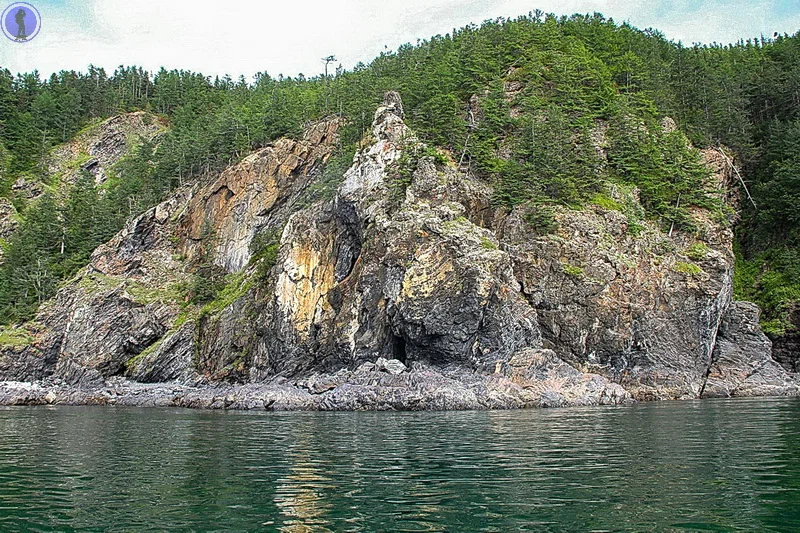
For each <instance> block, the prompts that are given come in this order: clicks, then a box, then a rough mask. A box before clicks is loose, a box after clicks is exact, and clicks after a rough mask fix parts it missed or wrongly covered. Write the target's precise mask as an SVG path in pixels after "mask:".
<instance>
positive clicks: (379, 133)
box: [0, 94, 797, 409]
mask: <svg viewBox="0 0 800 533" xmlns="http://www.w3.org/2000/svg"><path fill="white" fill-rule="evenodd" d="M339 127H340V124H339V122H338V121H337V120H335V119H331V120H326V121H322V122H319V123H316V124H313V125H311V126H309V128H308V129H307V131H306V133H305V135H304V136H303V137H302V138H301V139H299V140H289V139H282V140H280V141H277V142H276V143H274V144H273V145H270V146H267V147H265V148H263V149H261V150H259V151H257V152H255V153H253V154H252V155H250V156H249V157H247V158H245V159H244V160H243V161H242V162H241V163H239V164H237V165H235V166H233V167H231V168H229V169H228V170H226V171H224V172H222V173H221V174H220V175H219V176H218V177H216V178H215V179H213V180H210V181H208V182H204V183H198V184H195V185H193V186H187V187H185V188H183V189H181V190H179V191H177V192H176V193H175V194H174V195H173V196H172V197H171V198H170V199H169V200H167V201H166V202H164V203H162V204H161V205H159V206H157V207H156V208H154V209H152V210H150V211H148V212H147V213H144V214H143V215H141V216H139V217H137V218H135V219H133V220H131V221H130V222H129V224H128V225H127V227H126V228H125V229H124V230H123V231H122V232H121V233H120V234H119V235H117V236H116V237H115V238H114V239H113V240H112V241H110V242H109V243H107V244H106V245H104V246H102V247H101V248H99V249H98V250H97V251H96V252H95V253H94V255H93V256H92V259H91V262H90V264H89V265H88V266H87V267H86V269H85V270H84V271H83V272H81V273H80V274H79V275H78V276H77V277H76V278H75V279H74V280H72V281H71V282H70V283H68V284H67V285H65V286H64V287H63V288H62V289H61V290H60V291H59V293H58V295H57V296H56V298H55V299H54V300H53V301H51V302H49V303H47V304H45V305H44V306H43V307H42V309H41V311H40V313H39V315H38V316H37V318H36V320H35V321H34V322H33V323H31V324H28V325H26V326H25V327H24V328H18V329H16V330H13V331H11V332H8V333H7V336H11V337H13V338H15V339H24V342H14V343H6V345H5V347H4V348H3V351H2V355H0V379H2V380H5V383H3V384H1V385H0V403H59V402H61V403H116V404H126V405H182V406H191V407H215V408H270V409H465V408H511V407H533V406H561V405H597V404H619V403H624V402H628V401H632V400H634V399H636V400H651V399H677V398H697V397H704V396H736V395H767V394H769V395H773V394H779V395H780V394H796V393H797V382H796V380H795V378H794V376H793V375H791V374H789V373H787V372H786V371H785V370H784V369H783V368H782V367H781V366H780V365H778V364H777V363H775V361H773V360H772V357H771V343H770V341H769V339H767V338H766V337H765V336H764V335H763V334H762V333H761V331H760V330H759V328H758V310H757V308H755V307H754V306H752V305H751V304H746V303H742V302H733V301H732V298H731V294H732V269H733V253H732V232H731V231H730V229H728V228H727V227H726V226H725V225H724V224H722V223H721V222H718V221H715V220H714V218H713V217H712V216H711V215H710V214H709V213H706V212H704V211H703V210H700V209H696V210H695V211H694V213H693V217H694V219H695V220H694V222H695V225H696V226H697V227H699V228H700V230H699V231H698V232H697V234H696V235H687V234H684V233H681V232H674V233H673V234H672V235H669V234H665V233H664V232H662V231H661V230H660V229H659V228H658V227H657V226H656V225H655V224H653V223H650V222H647V221H645V220H637V221H635V222H634V221H632V219H631V217H630V212H636V211H637V209H638V211H639V212H641V208H640V206H639V204H638V198H637V193H636V190H635V189H629V188H624V187H619V186H612V185H609V187H608V195H609V196H610V197H612V198H613V199H614V204H619V205H625V206H627V208H628V209H626V213H627V214H623V212H621V211H620V210H617V209H613V208H608V207H600V206H591V207H588V208H585V209H583V210H574V209H568V208H556V209H553V210H551V209H550V208H545V207H542V206H538V205H534V204H525V205H522V206H519V207H517V208H515V209H514V210H512V211H508V210H505V209H498V208H495V207H494V206H493V204H492V202H491V201H490V200H491V197H492V188H491V185H490V184H489V183H487V182H485V181H484V180H482V179H479V178H478V177H476V176H474V175H473V174H472V173H471V172H470V171H468V170H466V171H465V170H463V169H459V168H458V165H457V164H455V162H454V161H453V160H452V158H450V157H449V156H448V154H446V153H443V152H437V151H436V150H433V149H431V148H429V147H426V146H424V145H423V144H422V143H421V142H419V141H418V140H417V138H416V137H415V136H414V133H413V132H412V131H411V130H410V129H409V128H408V127H407V126H406V124H405V123H404V120H403V112H402V106H401V104H400V102H399V97H397V95H396V94H390V95H388V96H387V99H386V101H385V103H384V105H383V106H381V107H380V108H379V109H378V111H377V113H376V115H375V121H374V123H373V127H372V130H371V132H370V135H368V136H367V138H365V139H364V143H363V148H362V149H361V150H360V151H359V152H358V153H357V154H356V156H355V158H354V160H353V164H352V166H351V167H350V168H349V169H348V170H347V171H346V172H345V174H344V176H343V177H342V180H341V184H340V185H339V186H338V189H337V190H336V192H335V194H334V195H333V198H332V199H331V200H330V201H318V202H311V201H310V200H309V198H310V196H309V194H308V192H309V190H310V189H311V188H313V186H314V185H315V183H317V182H318V181H319V180H320V179H321V175H322V172H323V169H324V167H325V164H326V162H327V161H328V158H329V157H330V156H331V154H332V153H333V151H334V147H335V144H336V140H337V131H338V128H339ZM712 163H713V162H712ZM717 178H718V179H719V180H721V181H723V180H724V176H717ZM720 194H723V195H724V194H725V191H723V190H721V191H720ZM545 209H546V210H547V212H546V213H545V212H544V210H545ZM545 214H546V215H547V216H548V217H551V218H552V219H553V220H552V222H553V223H552V224H551V229H550V230H549V231H545V230H542V228H541V226H540V225H539V224H537V223H536V220H538V219H540V218H541V216H543V215H545ZM633 223H635V224H636V226H637V228H636V231H632V230H631V227H630V226H631V224H633ZM214 280H216V282H217V283H218V284H220V287H219V288H218V289H217V290H216V291H215V293H214V296H213V299H211V300H210V301H203V302H201V303H197V298H196V296H197V293H198V291H199V290H200V289H199V288H198V287H202V283H200V284H199V283H198V281H200V282H202V281H214ZM220 280H224V281H220Z"/></svg>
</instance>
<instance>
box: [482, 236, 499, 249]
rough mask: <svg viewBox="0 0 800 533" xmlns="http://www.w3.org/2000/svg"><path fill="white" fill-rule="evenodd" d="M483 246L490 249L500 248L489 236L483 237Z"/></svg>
mask: <svg viewBox="0 0 800 533" xmlns="http://www.w3.org/2000/svg"><path fill="white" fill-rule="evenodd" d="M481 248H483V249H484V250H488V251H492V250H497V249H498V248H497V245H496V244H495V243H493V242H492V241H491V240H490V239H489V238H488V237H481Z"/></svg>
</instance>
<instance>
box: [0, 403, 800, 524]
mask: <svg viewBox="0 0 800 533" xmlns="http://www.w3.org/2000/svg"><path fill="white" fill-rule="evenodd" d="M0 435H2V440H1V441H0V531H3V532H6V531H64V532H67V531H165V530H171V531H288V532H311V531H456V532H460V531H800V400H797V399H785V400H738V401H703V402H683V403H663V404H647V405H640V406H634V407H626V408H608V409H606V408H593V409H564V410H537V411H517V412H469V413H330V414H324V413H323V414H318V413H291V414H275V413H235V412H233V413H224V412H202V411H188V410H157V409H149V410H147V409H122V408H120V409H117V408H91V407H83V408H80V407H76V408H67V407H59V408H5V409H0Z"/></svg>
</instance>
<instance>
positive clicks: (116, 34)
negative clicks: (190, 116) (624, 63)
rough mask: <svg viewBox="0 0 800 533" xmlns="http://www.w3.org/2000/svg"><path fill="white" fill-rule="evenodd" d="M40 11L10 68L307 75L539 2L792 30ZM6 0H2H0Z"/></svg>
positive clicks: (453, 7)
mask: <svg viewBox="0 0 800 533" xmlns="http://www.w3.org/2000/svg"><path fill="white" fill-rule="evenodd" d="M27 1H28V2H29V3H31V4H33V5H34V6H35V7H36V8H37V9H38V11H39V12H40V13H41V17H42V29H41V31H40V33H39V34H38V36H36V38H35V39H34V40H32V41H30V42H25V43H15V42H12V41H10V40H8V39H4V38H3V37H2V36H0V66H2V67H5V68H8V69H9V70H11V71H12V72H15V73H16V72H29V71H32V70H34V69H36V70H38V71H39V72H40V73H41V74H42V75H43V76H48V75H49V74H50V73H52V72H54V71H59V70H62V69H66V70H71V69H74V70H86V67H87V66H88V65H89V64H94V65H95V66H101V67H104V68H106V70H107V71H109V73H110V72H111V71H113V70H114V68H115V67H117V66H119V65H121V64H124V65H138V66H142V67H144V68H146V69H148V70H157V69H159V68H160V67H162V66H164V67H166V68H168V69H172V68H181V69H190V70H194V71H199V72H202V73H204V74H206V75H210V76H214V75H220V76H221V75H224V74H229V75H231V76H233V77H238V76H239V75H240V74H243V75H245V76H247V77H251V76H252V75H253V74H255V73H256V72H265V71H266V72H268V73H269V74H271V75H273V76H277V75H278V74H284V75H286V76H294V75H297V74H298V73H303V74H305V75H306V76H314V75H317V74H319V73H320V72H322V71H323V70H324V64H323V62H322V60H321V58H323V57H326V56H329V55H335V56H336V58H337V60H338V61H337V62H338V63H341V64H342V65H343V66H344V67H345V68H348V69H349V68H352V67H353V66H354V65H355V64H357V63H358V62H364V63H368V62H369V61H371V60H372V59H373V58H374V57H375V56H377V55H378V54H380V53H381V52H382V51H384V50H387V49H388V50H392V49H396V48H397V47H398V46H399V45H401V44H403V43H407V42H410V43H415V42H416V41H417V39H425V38H428V37H430V36H432V35H437V34H445V33H449V32H451V31H452V29H453V28H459V27H462V26H464V25H466V24H468V23H480V22H482V21H484V20H487V19H491V18H496V17H501V16H504V17H514V16H517V15H522V14H527V13H528V12H529V11H532V10H535V9H541V10H542V11H544V12H548V13H549V12H552V13H556V14H558V15H563V14H567V15H569V14H572V13H594V12H599V13H602V14H604V15H605V16H608V17H612V18H613V19H614V20H615V21H617V22H623V21H627V22H629V23H631V24H633V25H634V26H637V27H639V28H649V27H652V28H656V29H658V30H660V31H662V32H663V33H664V34H665V35H666V37H667V38H669V39H673V40H676V41H682V42H683V43H684V44H692V43H696V42H701V43H711V42H718V43H730V42H735V41H737V40H739V39H740V38H747V37H758V36H760V35H765V36H772V35H773V33H775V32H778V33H789V34H794V33H796V32H798V31H800V1H798V0H749V1H746V0H650V1H646V0H540V1H532V0H400V1H392V0H326V1H318V0H313V1H312V0H239V1H236V0H217V1H213V0H27ZM11 3H12V2H10V1H9V0H0V8H2V9H5V8H6V7H7V6H8V5H10V4H11Z"/></svg>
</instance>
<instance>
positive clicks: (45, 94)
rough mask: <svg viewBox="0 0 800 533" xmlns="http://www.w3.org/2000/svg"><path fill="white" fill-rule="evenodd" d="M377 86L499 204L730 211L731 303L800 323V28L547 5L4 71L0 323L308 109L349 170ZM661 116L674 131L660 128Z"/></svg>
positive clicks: (0, 85) (338, 162) (772, 320)
mask: <svg viewBox="0 0 800 533" xmlns="http://www.w3.org/2000/svg"><path fill="white" fill-rule="evenodd" d="M320 66H321V70H322V64H320ZM512 87H513V93H514V94H513V95H510V94H509V88H512ZM387 90H396V91H398V92H399V93H400V94H401V96H402V98H403V103H404V107H405V112H406V118H407V121H408V122H409V124H410V125H411V127H412V128H413V129H414V130H415V131H416V132H417V133H418V135H419V136H420V137H421V139H422V140H423V141H424V142H426V143H428V144H429V145H431V146H436V147H440V148H442V149H444V150H446V151H448V152H449V153H450V154H452V155H453V158H454V159H455V160H456V161H459V160H461V161H463V162H465V164H466V165H468V166H469V167H470V168H471V169H472V171H474V172H476V173H477V174H478V175H480V176H481V177H483V178H485V179H486V180H489V181H491V182H492V183H493V184H494V190H495V198H494V201H495V203H496V205H497V206H498V207H499V208H511V207H513V206H515V205H518V204H521V203H524V202H537V203H542V204H562V205H566V206H569V207H572V208H574V209H580V208H581V207H582V206H584V205H586V204H590V203H601V204H609V203H611V202H613V200H612V199H611V198H609V197H608V196H607V195H606V194H605V193H604V191H605V188H606V186H607V184H608V183H617V184H621V185H626V186H635V187H636V188H638V189H639V191H640V195H641V199H642V205H643V206H644V207H645V210H646V213H644V214H643V215H642V216H646V217H648V218H650V219H652V220H655V221H658V222H659V223H660V224H662V225H663V226H664V227H665V228H666V229H669V228H676V229H677V230H679V231H686V232H692V231H696V230H697V229H696V228H694V227H693V226H692V222H691V219H690V217H688V216H687V209H689V208H690V207H692V206H703V207H707V208H709V209H712V211H714V212H715V213H717V214H718V215H719V217H720V219H721V220H727V221H728V222H729V223H731V224H734V223H735V235H736V253H737V268H736V280H735V287H736V292H737V294H736V297H737V298H740V299H745V300H750V301H754V302H756V303H758V304H759V305H760V306H761V308H762V309H763V311H764V313H763V316H762V326H763V327H764V329H765V331H767V332H768V333H769V334H770V335H772V336H773V337H775V336H781V335H783V334H785V333H786V332H787V331H788V330H789V329H790V328H792V327H793V326H792V325H791V324H790V322H789V320H788V313H789V312H790V310H791V309H792V306H794V305H798V302H800V242H799V240H798V239H799V238H800V210H798V209H797V205H798V203H800V33H798V34H796V35H794V36H789V35H773V36H770V37H768V38H767V37H763V36H761V37H758V38H754V39H748V40H742V41H740V42H738V43H735V44H730V45H718V44H711V45H695V46H684V45H682V44H680V43H676V42H673V41H670V40H669V39H667V38H666V37H665V36H664V35H663V34H661V33H659V32H658V31H655V30H651V29H647V30H640V29H637V28H634V27H631V26H629V25H627V24H617V23H615V22H614V21H613V20H611V19H608V18H604V17H603V16H601V15H599V14H594V15H573V16H571V17H556V16H554V15H547V14H544V13H541V12H538V11H537V12H535V13H530V14H528V15H527V16H523V17H519V18H517V19H498V20H492V21H487V22H485V23H483V24H481V25H472V26H468V27H465V28H461V29H457V30H453V31H452V32H451V33H450V34H447V35H437V36H435V37H432V38H430V39H427V40H423V41H418V42H417V43H415V44H406V45H403V46H401V47H400V48H399V49H398V50H396V51H392V52H386V53H383V54H381V55H380V56H379V57H377V58H376V59H375V60H373V61H372V62H371V63H370V64H369V65H364V64H358V65H356V66H355V67H354V68H353V69H352V70H345V69H343V68H341V67H340V68H338V69H336V72H335V74H334V73H332V74H330V75H324V74H319V75H315V76H313V77H305V76H303V75H302V74H301V75H298V76H295V77H284V76H282V75H278V76H274V75H271V74H268V73H266V72H264V73H261V74H259V75H257V76H256V77H255V79H254V80H246V79H244V78H243V77H240V78H238V79H233V78H231V77H227V76H226V77H222V78H220V77H216V78H211V77H208V76H204V75H203V74H201V73H196V72H188V71H177V70H171V71H167V70H165V69H161V70H160V71H158V72H148V71H145V70H143V69H142V68H138V67H123V66H121V67H119V68H118V69H116V70H115V71H114V72H113V73H111V74H109V73H107V72H106V71H105V70H104V69H102V68H96V67H94V66H89V67H88V69H87V71H86V72H73V71H69V72H66V71H62V72H59V73H57V74H53V75H52V76H50V77H49V78H47V79H42V78H41V76H40V75H39V74H38V73H37V72H32V73H24V74H12V73H11V72H9V71H8V70H0V196H5V197H7V198H9V200H10V201H11V202H12V203H13V205H14V207H15V209H16V215H15V216H17V217H18V219H19V229H18V230H17V231H16V232H15V233H14V234H13V235H12V236H11V237H10V238H9V239H8V241H7V242H2V243H0V244H1V245H2V247H3V259H2V264H1V265H0V317H1V318H0V319H1V320H2V322H3V323H18V322H20V321H24V320H26V319H29V318H30V317H32V316H33V313H34V312H35V310H36V308H37V306H38V305H39V304H40V303H41V302H43V301H44V300H46V299H47V298H49V297H51V296H52V295H53V294H54V293H55V291H56V290H57V288H58V287H59V285H60V284H61V283H62V282H63V281H64V280H66V279H68V278H70V277H71V276H72V275H74V274H75V272H77V270H78V269H79V268H81V267H82V266H83V265H85V264H86V262H87V261H88V258H89V256H90V254H91V252H92V250H93V249H94V248H96V247H97V246H98V245H99V244H101V243H103V242H105V241H106V240H108V239H109V238H110V237H112V236H113V235H114V234H115V233H116V232H117V231H119V229H120V228H121V227H122V225H123V224H124V222H125V221H126V220H127V219H128V218H129V217H130V216H132V215H136V214H138V213H140V212H143V211H144V210H146V209H148V208H149V207H151V206H153V205H155V204H157V203H158V202H159V201H161V200H162V199H164V198H165V197H166V196H167V195H168V194H169V193H170V191H172V190H174V189H175V188H176V187H179V186H181V185H182V184H184V183H187V182H188V181H190V180H193V179H202V178H203V177H205V176H207V175H209V174H213V173H214V172H218V171H219V170H221V169H223V168H225V167H227V166H229V165H230V164H232V163H233V162H236V161H237V160H239V159H241V158H242V157H244V156H245V155H247V154H248V153H249V152H250V151H252V150H253V149H256V148H258V147H261V146H264V145H265V144H267V143H270V142H271V141H274V140H275V139H277V138H279V137H281V136H285V135H289V136H291V135H298V134H299V133H300V132H301V131H302V129H303V126H304V125H306V124H308V123H309V122H311V121H314V120H318V119H321V118H324V117H327V116H331V115H338V116H341V117H343V118H344V119H346V126H345V128H344V130H343V133H342V135H341V139H340V146H339V147H338V155H337V156H336V157H334V158H333V160H332V163H331V164H330V166H331V168H332V169H334V170H336V169H338V173H339V177H341V171H342V170H341V169H343V168H346V166H347V163H348V161H349V160H350V158H352V156H353V153H354V151H355V150H356V148H357V146H358V143H359V141H360V140H361V138H362V136H363V135H364V133H365V131H366V130H367V129H368V127H369V125H370V123H371V121H372V115H373V113H374V110H375V107H376V105H377V104H378V103H379V102H380V100H381V98H382V95H383V94H384V92H385V91H387ZM136 110H143V111H148V112H150V113H153V114H155V115H158V116H160V117H162V118H163V120H164V121H165V122H167V123H168V124H169V128H168V130H167V132H166V133H165V134H164V135H163V136H162V137H161V138H160V139H159V141H158V142H157V143H150V142H143V143H142V144H141V145H140V146H139V147H138V148H137V149H136V150H135V151H134V152H133V153H132V154H131V155H129V156H128V157H126V158H125V159H124V160H123V161H121V162H120V163H119V164H118V165H117V166H116V168H114V172H113V175H112V176H111V177H110V179H109V180H108V181H107V182H106V183H104V184H103V185H102V186H101V187H99V188H98V187H95V185H94V182H93V180H92V179H91V177H90V176H88V175H86V176H83V177H81V178H80V179H78V180H77V181H76V182H75V183H70V184H66V185H65V184H62V183H60V182H59V177H58V176H52V175H49V174H48V172H47V169H46V166H45V165H44V164H43V161H44V159H45V157H46V156H47V154H48V153H49V152H50V151H51V150H52V149H53V148H54V147H55V146H57V145H59V144H60V143H63V142H65V141H67V140H69V139H71V138H72V137H73V136H75V135H76V134H77V133H78V132H80V131H81V130H83V129H84V128H86V127H88V126H91V125H92V124H97V123H98V122H99V121H101V120H103V119H104V118H107V117H111V116H113V115H116V114H119V113H123V112H129V111H136ZM665 117H670V118H671V119H672V120H674V122H675V123H676V124H677V126H678V130H677V131H670V130H668V129H664V128H662V127H661V126H660V124H661V123H662V121H663V120H664V118H665ZM598 124H604V125H605V126H606V127H607V143H606V144H607V145H606V146H605V150H606V152H607V156H606V157H605V158H604V160H601V158H600V157H599V156H598V154H597V153H596V151H595V150H594V149H593V148H592V147H591V142H590V137H591V135H592V134H593V132H594V131H595V130H596V128H597V127H598ZM686 138H688V139H689V140H690V141H691V144H692V145H693V146H694V147H697V148H706V147H726V149H729V150H730V151H731V153H733V154H735V157H736V164H737V166H738V167H739V170H740V172H741V174H742V175H743V176H744V179H745V180H746V183H747V188H748V192H749V194H750V195H751V196H752V201H749V200H748V201H742V202H741V211H742V212H741V219H740V220H735V218H736V217H734V215H733V214H732V213H730V212H728V211H729V210H726V208H725V207H724V206H723V205H722V204H721V202H720V203H719V204H717V203H715V202H714V201H713V200H710V199H709V196H708V195H707V194H705V188H706V186H707V185H706V182H707V177H708V171H707V169H706V168H705V167H704V165H702V163H701V161H700V159H699V157H698V153H697V151H696V150H694V149H692V146H690V145H689V144H687V142H686V140H685V139H686ZM328 174H330V173H327V172H326V175H328ZM333 174H335V173H333ZM20 178H24V179H26V180H29V181H34V182H39V183H41V184H42V186H43V188H44V193H43V194H42V195H41V196H39V197H38V198H36V199H35V200H32V201H27V200H25V199H23V198H21V197H19V196H18V195H15V194H14V192H13V189H12V186H13V184H14V183H15V182H16V181H17V180H19V179H20ZM335 184H336V180H335V177H334V179H333V181H332V184H331V186H335ZM323 193H324V191H323ZM547 222H548V221H546V220H544V221H538V223H539V224H540V225H542V226H543V227H546V226H547ZM635 227H636V226H635V224H633V223H632V224H631V231H635Z"/></svg>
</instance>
